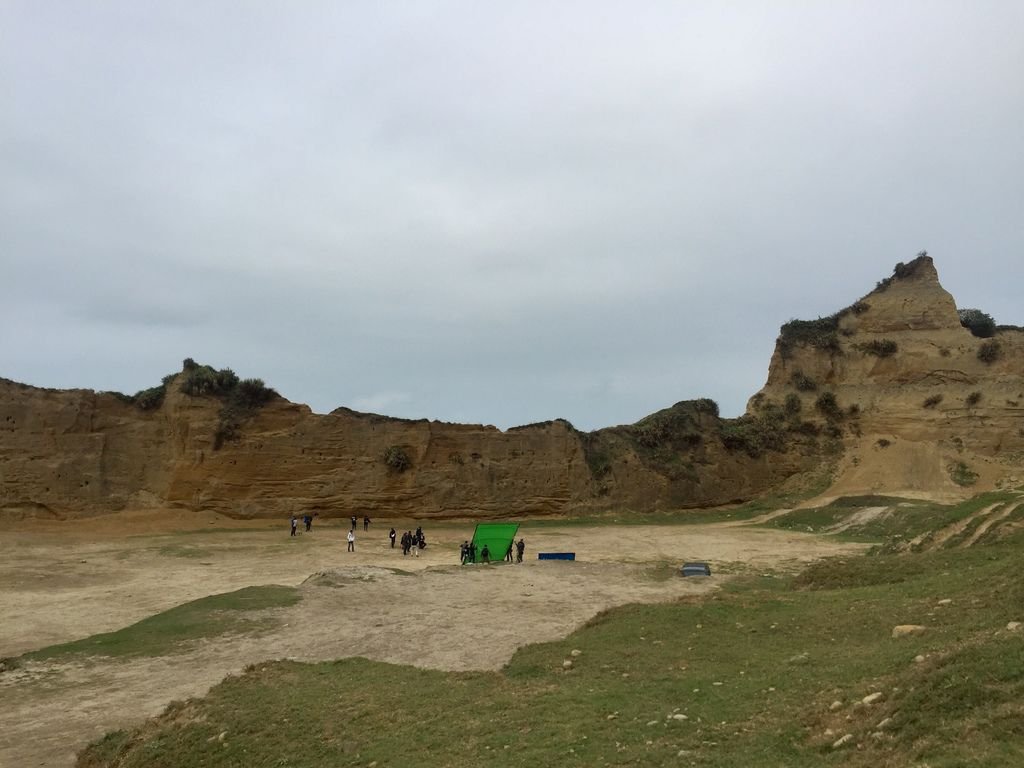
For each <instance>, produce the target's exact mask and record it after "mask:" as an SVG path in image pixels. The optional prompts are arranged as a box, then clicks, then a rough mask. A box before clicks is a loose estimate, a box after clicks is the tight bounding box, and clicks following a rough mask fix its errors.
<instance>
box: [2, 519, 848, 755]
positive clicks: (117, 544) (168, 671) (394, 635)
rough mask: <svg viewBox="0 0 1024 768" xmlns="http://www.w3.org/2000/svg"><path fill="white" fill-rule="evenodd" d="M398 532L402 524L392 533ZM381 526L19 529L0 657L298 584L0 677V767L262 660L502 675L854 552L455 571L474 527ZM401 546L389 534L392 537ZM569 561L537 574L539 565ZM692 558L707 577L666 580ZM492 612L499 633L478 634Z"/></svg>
mask: <svg viewBox="0 0 1024 768" xmlns="http://www.w3.org/2000/svg"><path fill="white" fill-rule="evenodd" d="M401 522H402V523H403V527H414V524H412V525H410V523H409V522H408V521H401ZM389 524H390V522H388V521H383V522H378V523H375V524H374V525H372V526H371V530H370V532H369V533H363V532H362V531H361V530H360V531H359V532H358V538H357V542H356V552H355V553H354V554H350V553H347V552H345V543H344V532H345V530H346V528H342V527H340V526H339V524H338V523H337V522H332V523H331V524H329V525H320V526H317V528H316V529H315V530H314V531H313V533H311V534H305V533H304V534H301V535H300V536H298V537H296V538H294V539H292V538H290V537H289V536H288V535H287V530H283V529H282V528H281V527H276V528H269V527H268V524H267V523H266V522H257V523H238V522H233V521H224V520H216V519H209V518H195V517H192V518H184V517H180V516H178V517H175V516H167V517H164V518H162V519H160V520H159V522H154V518H153V517H152V516H146V517H140V518H132V517H130V516H127V517H124V516H122V517H118V518H104V519H100V520H93V521H86V522H82V523H73V524H68V523H63V524H44V523H25V524H22V525H21V526H20V527H19V528H17V529H15V530H9V531H7V532H5V533H4V535H3V537H2V538H0V619H2V620H0V657H3V656H13V655H17V654H20V653H23V652H25V651H28V650H33V649H36V648H41V647H44V646H47V645H51V644H53V643H58V642H64V641H67V640H72V639H77V638H80V637H84V636H88V635H90V634H95V633H97V632H105V631H110V630H114V629H119V628H121V627H123V626H126V625H128V624H131V623H132V622H135V621H138V620H139V619H142V618H145V617H147V616H150V615H152V614H154V613H157V612H159V611H162V610H166V609H167V608H171V607H173V606H175V605H179V604H181V603H183V602H186V601H188V600H193V599H196V598H199V597H203V596H205V595H209V594H213V593H218V592H226V591H230V590H234V589H239V588H241V587H245V586H250V585H258V584H287V585H295V586H300V585H301V592H302V600H301V601H300V602H299V603H298V604H297V605H295V606H293V607H290V608H286V609H279V610H278V611H277V614H278V615H279V617H280V619H281V625H280V626H279V627H278V628H277V629H275V630H274V631H272V632H270V633H267V634H263V635H259V636H248V635H245V636H235V635H233V636H226V637H221V638H216V639H213V640H205V641H200V642H196V643H193V644H191V645H190V646H188V647H187V648H186V649H184V652H181V653H176V654H174V655H170V656H166V657H161V658H142V659H136V660H112V659H102V658H97V659H87V660H82V661H75V662H72V663H67V662H65V663H62V664H53V663H47V664H35V663H29V664H26V665H25V666H23V667H22V668H20V669H17V670H14V671H8V672H5V673H2V674H0V701H2V702H3V706H2V707H0V767H2V768H22V767H23V766H25V767H27V766H71V765H73V763H74V756H75V753H76V752H77V751H78V750H79V749H81V748H82V747H83V746H84V745H85V744H86V743H88V742H89V741H92V740H93V739H95V738H98V737H100V736H102V735H103V734H104V733H106V732H107V731H110V730H113V729H116V728H123V727H128V726H131V725H133V724H136V723H138V722H139V721H140V720H141V719H143V718H146V717H151V716H153V715H156V714H158V713H159V712H160V711H162V709H163V708H164V707H165V706H166V705H167V703H168V702H170V701H172V700H175V699H184V698H187V697H190V696H200V695H202V694H203V693H205V692H206V691H207V690H209V688H210V687H211V686H212V685H214V684H216V683H217V682H219V681H220V680H221V679H222V678H223V677H224V676H225V675H227V674H232V673H237V672H239V671H241V670H242V669H243V668H244V667H245V666H246V665H247V664H249V663H254V662H259V661H261V660H267V659H277V658H293V659H300V660H309V661H315V660H323V659H333V658H339V657H342V656H365V657H368V658H372V659H379V660H382V661H388V662H394V663H401V664H413V665H416V666H421V667H431V668H437V669H446V670H468V669H498V668H500V667H501V666H502V665H503V664H505V663H506V662H507V661H508V660H509V658H510V657H511V656H512V654H513V653H514V652H515V650H516V648H518V647H520V646H522V645H524V644H528V643H535V642H543V641H547V640H553V639H557V638H560V637H564V636H565V635H566V634H568V633H570V632H572V631H573V630H574V629H576V628H578V627H579V626H580V625H581V624H583V623H584V622H585V621H586V620H587V619H589V618H590V617H592V616H593V615H594V614H596V613H598V612H599V611H601V610H604V609H606V608H610V607H613V606H616V605H622V604H625V603H632V602H655V601H665V600H672V599H676V598H678V597H681V596H684V595H687V594H697V593H700V592H704V591H707V590H709V589H713V588H714V587H715V586H716V585H717V584H720V583H721V581H722V579H723V578H725V577H727V575H728V574H729V573H737V572H742V571H747V570H750V569H756V570H769V569H770V570H779V569H788V568H792V567H795V566H796V565H798V564H800V563H802V562H806V561H808V560H811V559H815V558H819V557H823V556H827V555H833V554H838V553H841V552H847V551H851V550H854V549H856V547H855V546H854V545H849V544H842V543H839V542H835V541H832V540H828V539H823V538H820V537H815V536H809V535H804V534H795V533H789V532H784V531H776V530H768V529H759V528H749V527H738V526H734V525H701V526H625V525H623V526H615V525H606V526H593V527H584V526H576V525H564V526H557V525H554V526H553V525H551V524H550V523H548V524H545V525H543V526H536V527H534V528H531V527H530V525H529V524H526V525H524V526H523V528H522V529H521V534H522V535H523V536H524V538H525V539H526V543H527V557H526V560H527V562H525V563H523V564H522V565H512V566H510V565H505V564H500V565H498V564H495V565H491V566H472V567H465V568H463V567H460V566H458V565H457V564H456V561H457V559H458V554H457V551H458V544H459V542H461V541H462V540H463V539H465V538H468V537H469V536H470V535H471V533H472V530H473V524H472V523H466V524H465V525H458V524H445V525H443V526H440V525H434V526H430V525H429V524H428V525H427V526H426V533H427V539H428V542H429V546H428V547H427V549H426V550H425V552H424V554H423V556H421V557H419V558H416V557H403V556H402V554H401V550H398V549H396V550H391V549H390V548H389V546H388V541H387V527H388V525H389ZM396 527H398V528H399V531H401V530H403V527H399V526H398V525H396ZM570 550H571V551H575V552H576V553H577V558H578V559H577V561H576V562H575V563H569V562H538V561H537V560H536V559H535V558H536V553H537V552H538V551H570ZM685 560H705V561H708V562H710V563H711V565H712V568H713V571H714V573H715V575H714V576H712V577H711V578H710V579H682V578H680V577H677V576H675V575H674V566H677V565H678V564H679V563H681V562H683V561H685ZM495 605H498V606H501V607H502V609H503V612H504V614H505V615H506V616H507V617H508V620H507V621H501V622H493V621H488V620H486V616H487V615H493V613H492V611H493V606H495Z"/></svg>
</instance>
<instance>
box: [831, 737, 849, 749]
mask: <svg viewBox="0 0 1024 768" xmlns="http://www.w3.org/2000/svg"><path fill="white" fill-rule="evenodd" d="M851 741H853V734H852V733H848V734H846V735H845V736H840V737H839V738H838V739H836V740H835V741H834V742H833V743H832V749H841V748H842V747H845V746H846V745H847V744H849V743H850V742H851Z"/></svg>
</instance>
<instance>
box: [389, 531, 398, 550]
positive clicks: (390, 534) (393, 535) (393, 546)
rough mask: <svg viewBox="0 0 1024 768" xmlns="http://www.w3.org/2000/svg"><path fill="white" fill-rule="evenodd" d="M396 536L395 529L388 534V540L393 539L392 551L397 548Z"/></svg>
mask: <svg viewBox="0 0 1024 768" xmlns="http://www.w3.org/2000/svg"><path fill="white" fill-rule="evenodd" d="M395 535H396V534H395V529H394V528H392V529H391V531H390V532H389V533H388V538H389V539H391V548H392V549H394V548H395Z"/></svg>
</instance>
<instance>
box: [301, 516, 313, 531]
mask: <svg viewBox="0 0 1024 768" xmlns="http://www.w3.org/2000/svg"><path fill="white" fill-rule="evenodd" d="M302 522H303V523H305V525H306V530H307V531H311V530H313V518H312V517H310V516H309V515H305V516H304V517H303V518H302Z"/></svg>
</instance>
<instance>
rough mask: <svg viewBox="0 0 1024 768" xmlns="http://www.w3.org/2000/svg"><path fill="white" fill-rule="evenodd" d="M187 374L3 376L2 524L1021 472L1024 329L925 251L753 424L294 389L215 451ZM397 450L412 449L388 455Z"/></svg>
mask: <svg viewBox="0 0 1024 768" xmlns="http://www.w3.org/2000/svg"><path fill="white" fill-rule="evenodd" d="M993 344H995V345H996V347H997V350H996V352H995V353H994V354H987V355H983V356H984V357H986V359H987V362H986V361H985V360H982V359H980V358H979V353H980V352H981V351H982V350H983V347H985V346H986V345H988V346H990V347H991V346H992V345H993ZM187 373H188V370H187V369H186V371H184V372H183V373H182V374H179V375H178V376H177V377H176V378H173V379H172V380H169V381H168V382H167V386H166V396H165V398H164V400H163V402H162V404H160V405H159V406H158V407H156V406H153V405H150V406H149V409H148V410H142V409H141V408H140V407H139V405H138V404H132V403H130V402H124V400H123V398H119V397H117V396H115V395H113V394H105V393H95V392H91V391H88V390H68V391H54V390H45V389H38V388H35V387H30V386H27V385H23V384H17V383H15V382H10V381H7V380H2V379H0V516H8V517H26V516H28V517H42V516H45V517H58V518H64V517H76V516H87V515H96V514H102V513H107V512H115V511H118V510H124V509H154V510H156V509H160V508H166V507H182V508H188V509H195V510H212V511H216V512H220V513H223V514H226V515H230V516H234V517H269V516H281V515H288V514H293V513H303V512H306V511H316V512H320V514H321V515H324V516H342V517H346V516H348V515H352V514H355V515H363V514H369V515H370V516H371V517H387V516H390V515H403V516H405V515H415V516H419V517H493V516H510V515H527V514H529V515H538V514H560V513H570V512H572V511H575V510H584V509H608V508H615V509H623V508H631V509H637V510H648V509H659V508H662V509H665V508H667V509H683V508H690V507H706V506H715V505H720V504H726V503H730V502H735V501H743V500H746V499H750V498H754V497H756V496H759V495H762V494H765V493H768V492H771V491H773V490H776V489H778V488H779V487H780V486H782V485H783V484H785V483H794V482H799V479H800V478H801V477H802V476H803V475H804V473H807V472H809V471H812V470H816V469H818V468H820V467H822V466H823V465H824V464H826V463H828V462H833V461H836V460H838V472H837V473H836V480H835V484H834V486H833V488H832V490H831V491H830V493H831V494H832V495H840V494H855V493H890V494H906V495H915V496H932V497H936V498H946V497H949V498H954V497H962V496H965V495H968V494H969V493H974V492H976V491H977V490H980V489H983V488H988V487H994V486H995V485H997V484H1000V483H1020V482H1021V479H1020V478H1021V477H1024V470H1022V468H1021V467H1022V460H1024V332H1020V331H1016V330H1003V331H1000V332H997V333H996V334H995V336H994V337H993V338H992V339H980V338H976V337H975V336H973V335H972V334H971V332H970V331H968V330H967V329H965V328H963V327H962V326H961V324H960V320H959V317H958V314H957V310H956V306H955V303H954V301H953V299H952V297H951V296H950V295H949V294H948V293H946V291H945V290H943V289H942V287H941V286H940V285H939V282H938V277H937V274H936V272H935V268H934V265H933V264H932V262H931V260H930V259H928V258H926V257H925V258H922V259H917V260H915V261H914V262H912V263H911V264H910V265H905V266H904V265H900V267H898V269H897V274H896V276H894V277H893V278H890V279H888V280H886V281H883V283H882V284H880V286H879V289H878V290H876V291H874V292H872V293H871V294H869V295H868V296H866V297H864V298H863V299H862V300H860V301H858V302H857V303H855V304H854V305H852V306H851V307H850V308H848V309H847V310H844V311H843V312H840V313H838V314H837V315H836V316H833V317H831V318H824V319H820V320H818V321H811V322H807V323H801V322H798V321H794V322H792V323H788V324H787V325H786V326H784V327H783V332H782V334H781V335H780V337H779V341H778V342H777V344H776V349H775V353H774V355H773V356H772V360H771V365H770V369H769V374H768V382H767V384H766V385H765V387H764V389H762V391H761V392H759V393H758V394H757V395H755V396H754V397H753V398H752V399H751V401H750V405H749V407H748V412H747V414H746V415H745V416H743V417H741V418H740V419H733V420H723V419H720V418H719V417H718V412H717V406H715V405H714V403H713V402H711V401H708V400H697V401H691V402H684V403H677V404H676V405H674V406H672V407H671V408H667V409H665V410H663V411H659V412H658V413H655V414H652V415H651V416H649V417H647V418H645V419H642V420H641V421H639V422H637V423H636V424H633V425H626V426H620V427H611V428H608V429H603V430H598V431H596V432H591V433H580V432H578V431H576V430H575V429H573V428H572V426H571V425H569V424H568V423H566V422H563V421H554V422H550V423H546V424H539V425H533V426H529V427H522V428H517V429H512V430H508V431H506V432H502V431H500V430H498V429H495V428H494V427H483V426H476V425H459V424H445V423H440V422H430V421H425V420H424V421H408V420H400V419H390V418H386V417H382V416H374V415H369V414H359V413H355V412H353V411H349V410H347V409H338V410H337V411H335V412H334V413H331V414H328V415H317V414H313V413H312V412H311V411H310V409H309V408H307V407H306V406H303V405H296V404H293V403H290V402H288V401H287V400H284V399H283V398H279V397H277V398H273V399H271V400H270V401H269V402H267V403H266V404H265V405H263V406H262V407H260V408H258V409H257V410H255V411H253V413H254V415H252V416H251V418H248V419H247V420H246V419H243V420H242V421H241V422H240V427H239V429H238V434H237V439H228V440H227V441H225V442H223V444H222V445H219V444H220V440H219V439H218V433H219V432H220V431H221V430H222V424H223V413H224V411H225V408H226V402H227V401H226V400H225V399H224V397H217V396H211V395H202V396H192V395H188V394H185V393H184V392H183V391H182V387H181V384H182V381H183V378H182V377H183V376H186V375H187ZM211 373H212V369H211ZM235 381H237V379H235ZM218 445H219V447H215V446H218ZM389 449H392V450H393V451H397V453H398V455H400V456H401V458H402V461H399V462H393V463H392V465H391V466H389V464H388V463H387V462H386V461H385V456H386V455H387V453H388V451H389ZM406 464H407V466H404V465H406Z"/></svg>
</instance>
